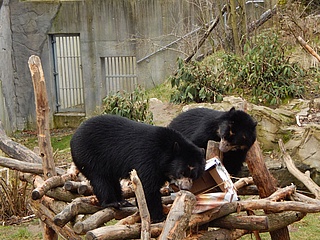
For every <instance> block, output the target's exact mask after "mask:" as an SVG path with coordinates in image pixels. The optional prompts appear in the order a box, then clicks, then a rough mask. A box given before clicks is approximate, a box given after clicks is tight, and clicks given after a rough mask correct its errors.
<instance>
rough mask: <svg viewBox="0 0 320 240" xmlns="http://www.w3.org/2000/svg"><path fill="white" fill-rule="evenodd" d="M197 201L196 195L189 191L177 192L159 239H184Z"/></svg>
mask: <svg viewBox="0 0 320 240" xmlns="http://www.w3.org/2000/svg"><path fill="white" fill-rule="evenodd" d="M196 202H197V200H196V197H195V196H194V195H193V194H192V193H191V192H189V191H183V190H181V191H180V192H178V193H177V196H176V199H175V200H174V202H173V205H172V207H171V210H170V212H169V214H168V216H167V219H166V222H165V225H164V228H163V230H162V233H161V235H160V237H159V240H165V239H183V238H184V237H185V235H186V233H185V231H186V229H187V227H188V225H189V220H190V217H191V214H192V210H193V207H194V206H195V204H196Z"/></svg>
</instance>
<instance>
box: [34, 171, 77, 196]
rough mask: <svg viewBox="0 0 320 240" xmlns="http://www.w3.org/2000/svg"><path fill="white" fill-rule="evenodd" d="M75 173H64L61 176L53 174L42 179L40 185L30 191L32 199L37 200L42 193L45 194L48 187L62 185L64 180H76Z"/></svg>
mask: <svg viewBox="0 0 320 240" xmlns="http://www.w3.org/2000/svg"><path fill="white" fill-rule="evenodd" d="M76 179H77V175H75V174H73V173H71V174H68V173H67V174H64V175H62V176H53V177H51V178H48V179H47V180H46V181H44V182H43V183H42V184H41V185H39V186H37V187H36V188H35V189H34V190H33V191H32V195H31V196H32V199H33V200H37V199H40V198H41V197H42V196H43V195H45V194H46V193H47V192H48V191H49V190H50V189H52V188H56V187H60V186H63V185H64V184H65V182H66V181H70V180H76Z"/></svg>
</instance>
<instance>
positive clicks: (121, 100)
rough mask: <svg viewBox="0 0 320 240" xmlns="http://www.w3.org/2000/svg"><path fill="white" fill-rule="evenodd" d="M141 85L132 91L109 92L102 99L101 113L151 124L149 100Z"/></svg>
mask: <svg viewBox="0 0 320 240" xmlns="http://www.w3.org/2000/svg"><path fill="white" fill-rule="evenodd" d="M145 95H146V94H145V91H144V90H142V88H141V87H137V88H135V90H134V91H133V92H132V93H128V92H126V91H123V92H117V93H115V94H111V95H109V96H107V97H105V98H104V99H103V107H104V110H103V112H102V113H103V114H115V115H118V116H122V117H126V118H129V119H131V120H135V121H138V122H145V123H148V124H153V115H152V112H151V111H149V101H148V99H147V98H146V97H145Z"/></svg>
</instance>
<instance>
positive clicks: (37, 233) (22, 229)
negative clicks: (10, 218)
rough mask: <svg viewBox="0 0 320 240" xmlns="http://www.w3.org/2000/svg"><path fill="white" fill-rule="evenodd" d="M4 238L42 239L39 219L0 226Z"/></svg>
mask: <svg viewBox="0 0 320 240" xmlns="http://www.w3.org/2000/svg"><path fill="white" fill-rule="evenodd" d="M0 236H1V237H0V238H1V239H2V240H22V239H26V240H28V239H30V240H41V239H42V232H41V227H40V222H39V220H37V219H35V220H33V221H31V222H28V223H22V224H20V225H12V226H0Z"/></svg>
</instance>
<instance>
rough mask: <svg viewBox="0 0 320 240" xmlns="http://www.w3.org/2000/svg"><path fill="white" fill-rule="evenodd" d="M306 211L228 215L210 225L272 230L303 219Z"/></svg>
mask: <svg viewBox="0 0 320 240" xmlns="http://www.w3.org/2000/svg"><path fill="white" fill-rule="evenodd" d="M305 215H306V213H301V212H297V211H288V212H282V213H273V214H267V215H266V216H255V215H251V216H244V215H228V216H225V217H222V218H218V219H216V220H214V221H212V222H210V224H209V226H210V227H219V228H227V229H245V230H249V231H259V232H270V231H275V230H278V229H281V228H283V227H286V226H288V225H290V224H292V223H294V222H296V221H299V220H301V219H302V218H303V217H304V216H305Z"/></svg>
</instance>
